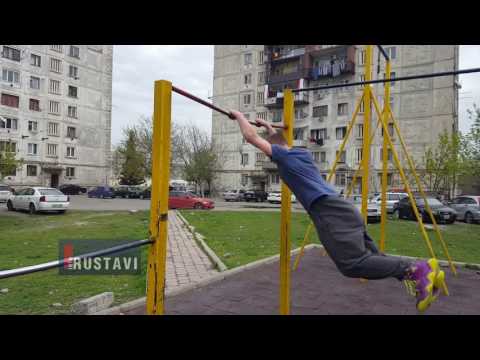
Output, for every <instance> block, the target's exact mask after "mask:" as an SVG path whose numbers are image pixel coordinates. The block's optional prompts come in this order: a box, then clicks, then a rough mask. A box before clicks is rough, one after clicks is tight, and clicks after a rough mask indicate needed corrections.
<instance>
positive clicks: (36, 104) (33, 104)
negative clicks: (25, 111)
mask: <svg viewBox="0 0 480 360" xmlns="http://www.w3.org/2000/svg"><path fill="white" fill-rule="evenodd" d="M28 108H29V109H30V110H32V111H40V100H37V99H30V100H29V103H28Z"/></svg>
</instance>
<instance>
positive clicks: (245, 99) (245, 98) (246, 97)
mask: <svg viewBox="0 0 480 360" xmlns="http://www.w3.org/2000/svg"><path fill="white" fill-rule="evenodd" d="M251 102H252V95H251V94H247V95H243V105H244V106H247V105H250V103H251Z"/></svg>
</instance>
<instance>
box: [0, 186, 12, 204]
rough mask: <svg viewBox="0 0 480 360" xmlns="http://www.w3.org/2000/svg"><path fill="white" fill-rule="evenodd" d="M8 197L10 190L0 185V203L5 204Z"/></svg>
mask: <svg viewBox="0 0 480 360" xmlns="http://www.w3.org/2000/svg"><path fill="white" fill-rule="evenodd" d="M10 195H12V188H11V187H10V186H8V185H3V184H0V203H1V202H7V200H8V198H9V197H10Z"/></svg>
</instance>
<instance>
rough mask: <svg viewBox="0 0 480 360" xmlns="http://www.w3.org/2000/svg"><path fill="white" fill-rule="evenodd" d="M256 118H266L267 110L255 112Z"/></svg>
mask: <svg viewBox="0 0 480 360" xmlns="http://www.w3.org/2000/svg"><path fill="white" fill-rule="evenodd" d="M257 118H259V119H262V120H267V112H266V111H262V112H258V113H257Z"/></svg>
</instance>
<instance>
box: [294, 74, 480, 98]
mask: <svg viewBox="0 0 480 360" xmlns="http://www.w3.org/2000/svg"><path fill="white" fill-rule="evenodd" d="M476 72H480V68H473V69H464V70H456V71H444V72H438V73H432V74H423V75H411V76H402V77H398V78H393V79H378V80H370V81H359V82H353V83H346V84H335V85H325V86H315V87H310V88H304V89H292V92H294V93H297V92H303V91H312V90H327V89H335V88H342V87H349V86H359V85H369V84H380V83H387V82H396V81H403V80H415V79H426V78H433V77H440V76H449V75H460V74H469V73H476Z"/></svg>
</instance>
